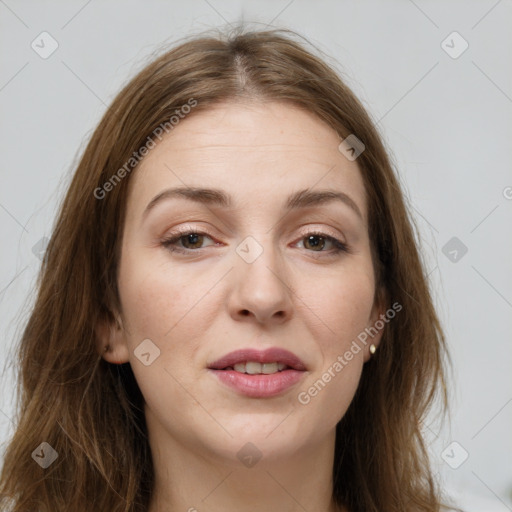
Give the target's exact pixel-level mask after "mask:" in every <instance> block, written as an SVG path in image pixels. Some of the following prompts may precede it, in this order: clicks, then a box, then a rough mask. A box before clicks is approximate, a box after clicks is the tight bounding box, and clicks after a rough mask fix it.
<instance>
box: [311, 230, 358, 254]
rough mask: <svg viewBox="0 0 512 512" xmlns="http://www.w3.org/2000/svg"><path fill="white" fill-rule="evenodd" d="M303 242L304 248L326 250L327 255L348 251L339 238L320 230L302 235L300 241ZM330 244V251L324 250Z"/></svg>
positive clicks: (315, 250) (318, 250) (314, 250)
mask: <svg viewBox="0 0 512 512" xmlns="http://www.w3.org/2000/svg"><path fill="white" fill-rule="evenodd" d="M302 241H303V242H304V244H303V245H304V248H305V249H309V250H311V251H313V252H327V253H328V254H329V255H332V256H335V255H337V254H339V253H340V252H348V247H347V245H346V244H345V243H343V242H342V241H341V240H338V239H337V238H335V237H332V236H330V235H327V234H326V233H321V232H317V231H314V232H310V233H307V234H306V235H304V236H303V238H302V239H301V242H302ZM329 245H331V246H332V247H333V248H332V250H331V251H324V250H323V249H324V248H325V247H326V246H329Z"/></svg>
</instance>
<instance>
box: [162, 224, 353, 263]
mask: <svg viewBox="0 0 512 512" xmlns="http://www.w3.org/2000/svg"><path fill="white" fill-rule="evenodd" d="M187 235H201V236H207V237H208V238H212V236H211V235H210V234H209V233H206V232H204V231H198V230H192V229H189V228H186V230H183V231H177V232H175V233H170V234H169V237H167V238H165V239H163V240H162V241H161V244H162V245H163V246H164V247H165V248H166V249H167V250H168V251H171V252H177V253H180V254H189V253H192V252H199V251H200V250H201V249H205V247H201V248H199V249H186V248H181V247H176V246H173V244H175V243H176V242H178V241H179V240H180V239H181V238H182V237H185V236H187ZM310 236H318V237H322V238H323V239H325V240H326V241H328V242H332V244H333V246H334V249H332V250H331V251H329V252H327V251H312V250H311V251H309V252H312V253H315V252H318V253H320V254H321V253H324V256H325V257H335V256H338V255H340V253H342V252H346V253H348V252H349V248H348V246H347V245H346V244H345V243H343V242H342V241H341V240H338V239H337V238H335V237H332V236H329V235H327V234H326V233H322V232H320V231H315V230H313V231H308V232H307V233H305V234H304V235H303V236H302V237H301V240H300V241H302V239H304V238H307V237H310Z"/></svg>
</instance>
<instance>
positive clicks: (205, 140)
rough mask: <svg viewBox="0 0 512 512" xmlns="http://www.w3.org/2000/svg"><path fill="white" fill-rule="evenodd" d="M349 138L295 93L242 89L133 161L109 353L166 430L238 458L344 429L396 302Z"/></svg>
mask: <svg viewBox="0 0 512 512" xmlns="http://www.w3.org/2000/svg"><path fill="white" fill-rule="evenodd" d="M339 143H340V139H339V138H338V136H337V135H336V133H335V132H334V131H333V130H332V129H331V128H329V127H328V126H326V125H325V124H323V123H322V122H321V121H320V120H318V119H317V118H316V117H314V116H313V115H311V114H309V113H306V112H304V111H302V110H300V109H298V108H295V107H292V106H290V105H287V104H281V103H272V102H270V103H265V104H263V103H261V104H260V103H251V104H248V103H244V104H242V103H229V104H223V105H221V106H218V107H216V108H214V109H210V110H208V111H205V112H200V113H197V114H195V115H191V116H190V117H189V118H186V119H185V120H183V121H181V122H180V124H179V125H177V126H176V127H175V128H174V129H173V131H172V132H170V133H169V134H167V135H166V136H165V137H164V138H163V140H162V141H161V142H159V143H158V144H157V145H156V147H154V149H152V150H150V151H149V153H148V154H147V156H146V157H145V158H144V159H143V161H142V162H141V164H140V166H139V167H138V169H137V170H136V171H135V172H134V175H133V177H132V183H131V184H130V195H129V199H128V206H127V215H126V219H125V226H124V233H123V244H122V254H121V262H120V268H119V292H120V299H121V305H122V312H121V323H122V329H121V330H119V331H118V333H117V334H116V336H117V338H116V340H115V342H114V343H113V346H114V351H113V352H112V353H111V354H106V355H105V356H104V357H105V358H107V359H108V360H111V361H116V360H117V361H123V362H126V361H129V362H130V364H131V367H132V369H133V372H134V374H135V377H136V379H137V382H138V384H139V387H140V389H141V391H142V394H143V396H144V399H145V403H146V405H145V412H146V418H147V422H148V428H149V431H150V437H153V439H158V440H159V441H158V442H159V445H162V446H163V445H168V446H171V445H176V446H180V447H182V448H183V447H184V448H185V449H189V450H192V451H194V452H196V453H197V454H199V455H200V456H201V457H212V460H214V458H215V457H216V458H217V459H218V457H219V456H221V457H224V458H225V459H226V460H227V461H230V460H231V461H232V462H234V463H238V464H239V463H240V461H239V460H238V459H240V460H242V459H241V457H243V456H244V453H245V452H247V454H248V455H251V450H253V451H255V453H258V454H261V455H262V456H263V458H264V459H263V460H265V459H266V460H272V459H273V458H274V457H280V456H281V457H282V456H286V455H287V454H291V453H297V452H300V451H302V450H311V449H317V448H319V447H320V446H322V443H325V442H326V440H328V441H329V442H332V441H333V436H334V428H335V426H336V424H337V423H338V421H339V420H340V419H341V418H342V416H343V415H344V413H345V411H346V410H347V408H348V406H349V404H350V402H351V400H352V398H353V396H354V393H355V391H356V388H357V386H358V382H359V379H360V375H361V370H362V367H363V364H364V362H365V361H366V360H367V359H368V357H369V352H368V347H369V344H370V343H375V344H376V343H377V341H378V337H379V336H376V337H375V338H373V339H371V340H370V338H368V343H367V344H363V343H361V342H360V341H358V335H360V334H361V333H362V332H364V330H365V328H367V327H370V326H372V325H373V324H374V322H375V321H376V320H377V319H378V317H379V313H381V312H382V310H378V309H377V307H374V294H375V281H374V272H373V266H372V259H371V252H370V241H369V237H368V229H367V224H368V219H367V205H366V200H365V189H364V186H363V181H362V178H361V174H360V171H359V169H358V166H357V164H356V162H355V161H350V160H348V159H347V158H346V157H345V156H344V155H343V154H342V153H341V152H340V151H339V149H338V146H339ZM175 188H179V189H181V191H182V192H181V193H171V191H172V189H175ZM199 189H215V192H211V193H210V192H206V191H202V192H200V191H199ZM320 191H323V192H325V191H328V192H329V193H331V194H332V193H334V194H339V196H338V197H337V198H336V197H335V196H334V195H331V200H328V198H329V196H325V195H324V196H318V195H315V194H318V192H320ZM300 192H302V194H299V193H300ZM310 195H311V196H310ZM322 197H323V199H322ZM221 198H222V199H224V201H221V200H220V199H221ZM148 205H149V206H148ZM186 233H190V234H189V235H186ZM180 236H181V238H180ZM330 237H332V238H330ZM173 238H175V241H174V242H169V243H166V240H169V239H170V240H172V239H173ZM335 240H337V241H339V243H338V242H337V241H335ZM339 244H341V245H339ZM354 340H355V341H356V344H354ZM356 347H359V350H357V349H356ZM269 349H277V351H274V352H272V351H269ZM279 350H282V351H288V352H287V353H286V355H285V354H284V352H279ZM235 351H242V352H238V354H235V355H234V359H229V358H228V359H225V357H226V356H228V355H229V354H231V353H233V352H235ZM244 351H254V352H251V353H249V352H245V353H244ZM265 351H268V352H266V353H265ZM347 352H350V353H351V354H352V356H351V357H350V356H347V355H346V354H347ZM288 353H291V354H292V355H293V356H294V357H295V358H296V359H295V360H294V359H293V357H291V359H290V358H289V357H287V356H290V354H288ZM299 361H300V363H301V364H302V366H301V365H300V364H299ZM341 361H343V363H342V362H341ZM215 362H218V364H214V363H215ZM244 362H249V363H252V364H249V365H246V366H245V367H244V364H243V363H244ZM255 363H256V364H255ZM257 363H260V364H261V366H260V364H257ZM262 363H265V364H262ZM274 363H278V365H276V364H274ZM336 363H338V364H336ZM235 364H236V365H237V366H236V368H235V367H234V365H235ZM284 365H286V366H285V368H284V369H282V368H283V366H284ZM340 366H341V369H340ZM214 367H215V368H217V369H213V368H214ZM222 368H224V369H222ZM226 368H227V369H226ZM280 369H281V371H278V370H280ZM245 372H249V373H248V374H246V373H245ZM252 372H255V374H252ZM315 383H316V384H315ZM249 442H250V443H252V444H253V445H254V446H255V447H256V448H254V447H250V445H247V444H246V443H249ZM324 446H325V445H324ZM244 450H245V452H244Z"/></svg>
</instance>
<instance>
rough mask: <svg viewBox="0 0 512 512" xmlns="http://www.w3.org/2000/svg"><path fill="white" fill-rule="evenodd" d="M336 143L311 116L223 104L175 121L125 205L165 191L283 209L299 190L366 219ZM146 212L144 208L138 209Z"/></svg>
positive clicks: (353, 168) (353, 175)
mask: <svg viewBox="0 0 512 512" xmlns="http://www.w3.org/2000/svg"><path fill="white" fill-rule="evenodd" d="M340 142H341V138H340V137H339V136H338V135H337V133H336V132H335V131H334V130H333V129H332V128H330V127H329V126H327V124H325V123H324V122H323V121H321V120H320V119H319V118H317V117H316V116H315V115H313V114H312V113H309V112H306V111H304V110H302V109H299V108H297V107H295V106H292V105H290V104H285V103H277V102H270V103H255V102H251V103H240V102H237V103H225V104H221V105H217V106H215V107H213V108H210V109H208V110H204V111H199V112H196V113H194V114H193V115H190V116H189V117H188V118H185V119H183V120H181V121H180V123H179V124H178V125H176V126H175V127H174V129H173V130H172V131H171V132H169V133H168V134H167V135H165V136H164V137H163V139H162V140H161V141H160V142H158V143H157V144H156V146H155V147H154V149H152V150H150V151H149V153H148V154H147V155H146V156H145V157H144V159H143V160H142V161H141V163H140V165H139V167H138V168H137V170H136V172H135V173H134V176H133V177H132V184H131V188H132V190H131V194H130V196H131V199H132V201H133V200H134V201H136V202H144V201H145V202H146V203H147V202H148V201H150V200H151V198H152V197H153V196H154V195H155V194H157V193H159V192H161V191H162V190H163V189H165V188H169V187H177V186H180V187H183V186H191V187H199V186H202V187H209V188H221V189H223V190H225V191H226V192H228V193H229V195H230V196H232V197H233V200H234V202H235V203H237V204H236V205H235V206H241V205H246V204H249V203H251V202H255V201H256V202H258V201H259V202H260V203H261V201H262V200H263V199H264V200H265V201H268V202H269V203H270V202H271V203H276V204H277V203H282V202H283V200H284V198H287V197H288V196H289V195H290V193H292V192H294V191H298V190H302V189H305V188H310V189H313V190H316V189H331V190H339V191H340V192H343V193H346V194H348V195H349V196H350V197H351V198H352V199H353V200H354V202H355V203H356V204H357V206H358V207H359V209H360V210H361V212H362V215H363V218H365V219H366V205H365V190H364V184H363V181H362V176H361V172H360V170H359V167H358V165H357V163H356V162H355V161H349V160H348V159H347V158H345V156H344V155H343V154H342V153H341V152H340V151H339V149H338V146H339V144H340ZM144 206H145V205H144Z"/></svg>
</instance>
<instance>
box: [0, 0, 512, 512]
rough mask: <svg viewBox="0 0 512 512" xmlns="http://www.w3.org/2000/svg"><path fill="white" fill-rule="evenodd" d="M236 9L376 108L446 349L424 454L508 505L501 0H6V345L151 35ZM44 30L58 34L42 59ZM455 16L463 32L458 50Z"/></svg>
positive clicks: (6, 422)
mask: <svg viewBox="0 0 512 512" xmlns="http://www.w3.org/2000/svg"><path fill="white" fill-rule="evenodd" d="M240 20H245V21H250V22H254V23H256V25H255V26H259V27H263V26H265V25H267V24H269V25H272V26H277V27H285V28H290V29H293V30H297V31H299V32H300V33H301V34H303V35H304V36H306V37H307V38H309V39H310V40H311V42H313V43H314V44H315V45H316V46H318V47H319V48H320V49H321V50H322V51H325V52H326V53H328V54H329V55H331V56H332V57H333V58H334V59H336V61H337V62H338V63H339V64H338V65H337V67H338V70H342V71H343V73H344V77H345V80H346V81H347V82H348V84H349V85H350V86H351V87H352V88H353V89H354V91H355V92H356V94H357V95H358V96H359V98H361V100H362V101H363V102H364V104H365V106H366V107H367V108H368V110H369V112H370V114H371V115H372V117H373V118H374V119H375V121H376V122H377V123H378V127H379V129H380V131H381V133H382V136H383V137H384V139H385V141H386V143H387V145H388V146H389V147H390V148H391V151H392V155H393V159H394V161H395V164H396V167H397V169H398V171H399V174H400V179H401V181H402V182H403V185H404V188H405V190H406V193H407V195H408V198H409V201H410V206H411V208H412V211H413V214H414V217H415V219H416V223H417V226H418V229H419V231H420V235H421V241H422V251H423V254H424V257H425V262H426V267H427V272H428V273H429V279H430V281H431V284H432V287H433V290H434V293H435V299H436V304H437V307H438V310H439V313H440V315H441V318H442V321H443V325H444V327H445V330H446V334H447V338H448V343H449V346H450V350H451V354H452V357H453V367H454V371H453V376H452V377H451V381H450V393H451V396H452V416H451V417H452V421H451V424H449V423H447V424H445V426H444V427H443V428H442V429H441V430H439V429H438V428H437V427H436V426H435V423H434V422H433V421H432V422H429V423H428V424H426V425H425V432H426V435H427V438H428V440H429V443H430V451H431V454H432V460H433V463H434V465H435V468H436V471H438V472H439V478H441V479H442V481H443V482H444V484H445V486H446V488H447V490H448V491H449V492H450V493H451V495H452V496H454V497H455V499H456V500H457V502H458V503H459V504H460V505H461V506H465V507H466V510H475V511H476V510H478V511H482V510H492V511H506V510H512V467H511V463H510V461H511V459H512V436H511V434H510V433H511V432H512V429H511V426H512V385H511V384H512V378H511V363H512V344H511V343H510V332H511V330H512V314H511V313H512V267H511V265H510V262H511V261H512V243H511V236H510V235H511V226H512V223H511V220H512V171H511V166H510V165H511V161H512V149H511V148H512V144H511V143H510V141H511V137H512V116H511V114H512V74H511V68H510V55H511V51H512V36H511V33H512V31H511V30H510V27H511V21H512V2H511V1H510V0H508V1H507V0H499V1H496V0H491V1H472V2H470V1H451V2H446V1H424V0H423V1H420V0H415V1H412V0H401V1H391V0H388V1H386V2H382V1H381V2H376V1H375V2H368V1H366V2H361V1H360V2H356V1H317V2H314V3H313V2H308V1H305V0H292V1H290V0H282V1H281V0H279V1H259V2H254V1H247V2H241V1H222V0H208V1H207V0H191V1H189V2H187V3H184V2H183V3H179V2H176V1H175V2H173V1H167V2H164V1H155V0H152V1H145V2H142V1H138V2H137V1H120V0H109V1H101V2H100V1H99V0H89V1H84V2H76V1H69V0H68V1H66V2H64V1H61V2H57V1H46V2H35V1H32V2H29V1H25V2H22V1H20V0H17V1H15V0H0V64H1V65H0V120H1V121H0V147H1V160H0V172H1V182H0V183H1V188H0V190H1V192H0V235H1V239H2V259H1V266H0V315H1V317H0V318H1V324H0V328H1V341H0V356H1V357H2V362H5V361H6V359H7V358H8V357H10V356H11V352H10V351H11V350H12V347H13V344H14V340H15V339H16V336H18V335H19V334H20V332H21V331H20V329H21V326H22V322H23V321H24V320H25V319H26V315H27V311H28V309H27V308H28V307H29V306H30V304H31V301H32V300H33V294H32V293H31V292H32V290H33V286H34V283H35V277H36V273H37V270H38V267H39V264H40V259H39V258H38V257H37V255H36V254H34V251H33V248H34V246H36V247H37V246H38V243H40V240H41V239H44V237H45V236H49V234H50V231H51V226H52V222H53V219H54V215H55V212H56V205H57V200H58V199H59V198H60V197H61V196H62V194H63V193H64V191H65V189H66V185H67V183H68V180H69V178H70V175H71V173H72V172H73V169H74V165H75V164H76V160H77V158H78V156H79V154H80V152H81V150H82V149H83V147H84V144H85V141H86V140H87V138H88V137H89V136H90V134H91V133H92V130H93V129H94V128H95V126H96V124H97V122H98V121H99V119H100V116H101V115H102V113H103V112H104V110H105V108H106V105H108V104H109V103H110V101H111V100H112V98H113V97H114V95H115V94H116V93H117V92H118V90H119V88H120V86H121V85H122V84H123V83H124V82H125V81H126V80H127V79H128V78H130V77H131V76H133V75H134V74H135V72H136V71H138V70H139V69H140V68H141V67H143V65H144V64H145V62H147V60H148V59H150V58H151V54H152V53H153V52H155V51H160V49H161V48H162V44H164V43H168V44H171V43H172V42H173V41H175V40H176V39H178V38H179V37H182V36H185V35H188V34H190V33H191V32H197V31H200V30H205V29H209V28H212V27H216V26H222V25H224V24H225V23H226V22H236V21H240ZM43 31H46V32H48V33H49V34H50V35H51V38H53V39H54V40H55V41H57V43H58V48H57V49H56V51H55V52H54V53H53V54H51V55H50V56H48V57H47V58H42V57H41V55H40V53H41V52H44V51H48V50H49V49H50V48H51V46H50V44H51V40H50V39H49V37H48V36H40V34H41V33H42V32H43ZM454 31H456V32H458V33H459V34H460V36H461V37H462V38H463V40H465V41H466V42H467V43H468V45H469V46H468V48H467V49H466V51H464V52H463V53H462V54H460V55H459V53H460V51H461V50H462V49H463V45H464V42H463V40H462V39H458V36H457V35H455V36H454V35H450V34H452V32H454ZM42 38H46V39H44V43H42V42H41V39H42ZM33 41H34V45H36V44H38V45H39V48H38V51H39V52H40V53H37V52H36V51H35V50H34V49H33V48H32V47H31V44H32V42H33ZM443 41H445V43H443ZM43 44H44V49H43V48H42V46H43ZM446 50H447V51H448V52H451V53H452V56H450V55H449V54H448V53H447V51H446ZM454 56H455V57H457V58H453V57H454ZM507 56H508V57H507ZM453 237H456V238H457V239H458V242H457V241H455V242H453V241H452V242H450V240H451V239H452V238H453ZM454 243H456V244H459V245H458V246H457V245H453V244H454ZM446 244H448V245H446ZM460 244H464V246H465V247H466V248H467V253H465V254H463V251H461V247H462V246H461V245H460ZM40 245H41V244H40ZM42 246H43V248H44V242H43V243H42ZM454 250H455V251H457V252H456V253H454V252H453V251H454ZM36 252H37V251H36ZM455 256H456V257H457V260H456V261H452V260H453V258H454V257H455ZM0 389H2V393H1V396H0V400H1V401H0V440H1V441H2V443H3V444H2V445H1V446H2V451H3V448H4V446H5V440H6V439H7V438H8V436H9V435H10V433H11V432H12V429H13V411H14V409H13V405H14V404H13V398H12V397H13V389H14V388H13V370H12V368H10V367H8V369H7V373H6V375H5V378H4V380H3V381H2V388H0ZM452 442H456V443H457V444H456V445H451V443H452ZM34 448H35V447H34ZM466 452H467V453H468V455H469V456H468V458H467V459H466V460H465V461H463V458H464V456H465V453H466ZM443 454H444V455H443ZM452 466H458V467H457V468H454V467H452Z"/></svg>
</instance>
